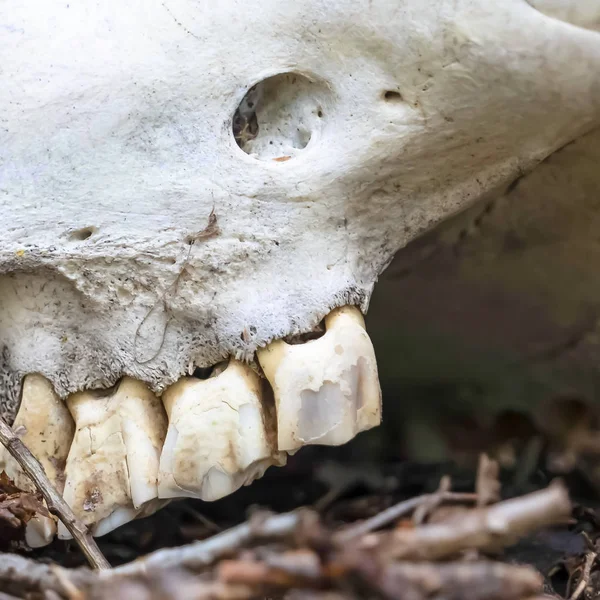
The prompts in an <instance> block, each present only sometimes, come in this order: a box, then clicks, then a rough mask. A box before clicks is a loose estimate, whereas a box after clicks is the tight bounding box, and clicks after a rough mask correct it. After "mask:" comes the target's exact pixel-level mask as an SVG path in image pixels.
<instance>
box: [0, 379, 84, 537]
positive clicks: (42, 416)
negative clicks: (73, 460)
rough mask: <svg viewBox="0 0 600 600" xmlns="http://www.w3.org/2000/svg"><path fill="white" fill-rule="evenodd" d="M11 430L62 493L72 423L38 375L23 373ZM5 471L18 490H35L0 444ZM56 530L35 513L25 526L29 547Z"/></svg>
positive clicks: (1, 467)
mask: <svg viewBox="0 0 600 600" xmlns="http://www.w3.org/2000/svg"><path fill="white" fill-rule="evenodd" d="M13 429H14V430H15V431H16V432H17V433H18V432H21V433H20V435H19V437H20V438H21V440H22V442H23V443H24V444H25V445H26V446H27V447H28V448H29V450H30V451H31V453H32V454H33V455H34V456H35V457H36V458H37V459H38V460H39V462H40V463H41V465H42V466H43V467H44V470H45V471H46V475H47V476H48V478H49V479H50V481H51V482H52V483H53V485H54V486H55V487H56V489H57V490H58V492H59V493H62V491H63V487H64V466H65V462H66V460H67V455H68V453H69V448H70V446H71V441H72V440H73V433H74V431H75V424H74V423H73V419H72V417H71V415H70V413H69V410H68V408H67V407H66V405H65V403H64V402H62V401H61V399H60V398H59V397H58V396H57V395H56V394H55V393H54V388H53V387H52V384H51V383H50V382H49V381H48V380H47V379H46V378H45V377H42V376H41V375H38V374H32V375H27V376H26V377H25V378H24V379H23V392H22V395H21V405H20V406H19V412H18V413H17V416H16V418H15V421H14V423H13ZM2 470H5V471H6V473H7V475H8V476H9V477H10V478H11V479H13V480H14V482H15V484H16V485H17V486H18V487H20V488H21V489H22V490H25V491H28V492H35V491H36V488H35V485H34V484H33V482H32V481H31V480H30V479H29V477H27V475H25V473H23V471H22V470H21V468H20V467H19V465H18V464H17V462H16V461H15V460H14V459H13V458H12V456H10V454H9V453H8V451H7V450H6V449H4V448H2V447H0V471H2ZM55 533H56V521H55V520H54V519H52V518H50V517H45V516H43V515H35V516H34V517H33V519H31V520H30V521H29V523H27V526H26V528H25V540H26V542H27V543H28V544H29V546H31V547H32V548H38V547H41V546H45V545H46V544H49V543H50V542H51V541H52V539H53V537H54V534H55Z"/></svg>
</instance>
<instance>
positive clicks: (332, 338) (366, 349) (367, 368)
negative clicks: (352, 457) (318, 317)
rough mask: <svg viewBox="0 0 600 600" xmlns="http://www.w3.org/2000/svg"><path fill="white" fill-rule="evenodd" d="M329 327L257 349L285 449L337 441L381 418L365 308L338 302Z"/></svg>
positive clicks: (329, 318)
mask: <svg viewBox="0 0 600 600" xmlns="http://www.w3.org/2000/svg"><path fill="white" fill-rule="evenodd" d="M325 327H326V332H325V334H324V335H323V336H322V337H320V338H318V339H316V340H312V341H309V342H306V343H305V344H300V345H289V344H287V343H286V342H284V341H283V340H277V341H275V342H272V343H271V344H270V345H269V346H267V348H264V349H260V350H259V351H258V359H259V361H260V364H261V366H262V368H263V369H264V372H265V375H266V376H267V379H268V380H269V381H270V383H271V385H272V386H273V392H274V395H275V403H276V408H277V434H278V447H279V449H280V450H288V451H289V450H296V449H298V448H300V447H302V446H305V445H307V444H325V445H331V446H338V445H341V444H344V443H346V442H348V441H350V440H351V439H352V438H353V437H354V436H355V435H356V434H357V433H359V432H361V431H364V430H366V429H371V428H372V427H375V426H377V425H379V422H380V420H381V391H380V389H379V378H378V376H377V363H376V361H375V352H374V350H373V345H372V344H371V340H370V339H369V336H368V335H367V332H366V331H365V323H364V320H363V318H362V315H361V314H360V311H359V310H358V309H357V308H356V307H353V306H345V307H343V308H338V309H336V310H334V311H332V312H331V313H330V314H329V315H327V317H325Z"/></svg>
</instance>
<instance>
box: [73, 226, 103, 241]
mask: <svg viewBox="0 0 600 600" xmlns="http://www.w3.org/2000/svg"><path fill="white" fill-rule="evenodd" d="M96 231H98V229H97V228H96V227H84V228H83V229H77V230H75V231H71V232H70V233H69V239H70V240H71V241H73V242H83V241H84V240H87V239H88V238H89V237H92V235H93V234H94V233H96Z"/></svg>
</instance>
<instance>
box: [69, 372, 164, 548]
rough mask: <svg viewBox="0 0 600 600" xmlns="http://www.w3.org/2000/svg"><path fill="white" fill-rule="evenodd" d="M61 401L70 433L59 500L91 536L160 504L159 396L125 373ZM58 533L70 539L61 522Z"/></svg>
mask: <svg viewBox="0 0 600 600" xmlns="http://www.w3.org/2000/svg"><path fill="white" fill-rule="evenodd" d="M67 404H68V406H69V410H70V411H71V414H72V415H73V418H74V419H75V423H76V431H75V438H74V440H73V444H72V446H71V450H70V452H69V457H68V459H67V466H66V482H65V490H64V498H65V500H66V502H67V503H68V504H69V505H70V506H71V508H72V509H73V512H74V513H75V514H76V515H77V516H78V517H79V518H80V519H81V520H82V521H83V522H84V523H85V524H86V525H89V526H90V527H91V531H92V533H93V535H95V536H101V535H105V534H106V533H108V532H109V531H112V530H113V529H115V528H116V527H119V526H120V525H123V524H124V523H127V522H128V521H131V520H132V519H134V518H135V517H138V516H143V515H146V514H150V513H152V512H154V511H155V510H157V509H158V508H160V506H161V505H162V503H161V502H160V501H158V499H157V475H158V462H159V456H160V449H161V448H162V444H163V441H164V437H165V432H166V428H167V420H166V416H165V414H164V410H163V407H162V404H161V402H160V400H159V399H158V398H157V397H156V396H155V395H154V394H153V393H152V392H151V391H150V390H149V389H148V388H147V387H146V385H145V384H143V383H141V382H140V381H137V380H135V379H131V378H129V377H126V378H124V379H123V380H122V381H121V382H120V383H119V384H118V385H117V386H116V387H115V388H113V389H111V390H94V391H87V392H80V393H77V394H73V395H72V396H70V397H69V398H68V400H67ZM58 535H59V537H60V538H62V539H68V538H70V534H69V533H68V532H67V530H66V528H65V527H64V526H62V525H59V528H58Z"/></svg>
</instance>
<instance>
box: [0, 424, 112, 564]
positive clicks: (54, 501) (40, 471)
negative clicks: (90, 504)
mask: <svg viewBox="0 0 600 600" xmlns="http://www.w3.org/2000/svg"><path fill="white" fill-rule="evenodd" d="M0 443H2V445H3V446H4V447H5V448H6V449H7V450H8V451H9V453H10V454H11V456H12V457H13V458H14V459H15V460H16V461H17V462H18V463H19V465H20V467H21V468H22V469H23V471H24V472H25V474H26V475H27V476H28V477H29V478H30V479H31V480H32V481H33V482H34V483H35V486H36V488H37V489H38V490H39V491H40V492H41V494H42V495H43V496H44V500H46V504H47V505H48V510H49V511H50V512H51V513H52V514H54V515H56V516H58V518H59V519H60V520H61V521H62V522H63V523H64V525H65V527H66V528H67V529H68V530H69V533H70V534H71V535H72V536H73V539H75V540H76V542H77V543H78V544H79V547H80V548H81V551H82V552H83V554H84V555H85V557H86V558H87V560H88V562H89V563H90V566H91V567H92V568H94V569H98V570H102V569H110V564H109V562H108V561H107V560H106V558H104V555H103V554H102V552H100V548H98V546H97V544H96V542H95V541H94V538H93V537H92V536H91V535H90V534H89V533H88V530H87V527H86V526H85V525H84V524H83V523H81V522H80V521H79V520H78V519H77V517H76V516H75V515H74V513H73V511H72V510H71V507H70V506H69V505H68V504H67V503H66V502H65V501H64V500H63V499H62V497H61V495H60V494H59V493H58V492H57V491H56V488H55V487H54V486H53V485H52V483H51V482H50V480H49V479H48V476H47V475H46V472H45V471H44V467H42V465H41V464H40V463H39V461H38V460H37V458H36V457H35V456H34V455H33V454H31V452H30V451H29V449H28V448H27V446H25V444H24V443H23V442H22V441H21V440H20V439H19V438H18V437H17V436H16V435H15V434H14V433H13V431H12V429H11V428H10V427H9V426H8V425H7V424H6V422H5V421H4V420H3V419H2V418H1V417H0Z"/></svg>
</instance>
